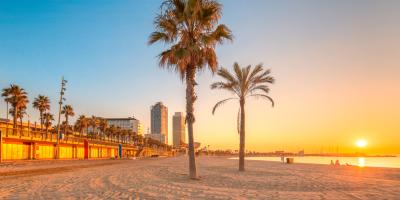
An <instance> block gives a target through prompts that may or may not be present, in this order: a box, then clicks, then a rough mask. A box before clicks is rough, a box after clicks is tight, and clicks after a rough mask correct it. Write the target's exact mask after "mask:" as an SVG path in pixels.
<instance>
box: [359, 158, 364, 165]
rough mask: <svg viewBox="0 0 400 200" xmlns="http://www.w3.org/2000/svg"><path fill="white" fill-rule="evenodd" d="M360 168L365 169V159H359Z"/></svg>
mask: <svg viewBox="0 0 400 200" xmlns="http://www.w3.org/2000/svg"><path fill="white" fill-rule="evenodd" d="M358 166H359V167H365V158H358Z"/></svg>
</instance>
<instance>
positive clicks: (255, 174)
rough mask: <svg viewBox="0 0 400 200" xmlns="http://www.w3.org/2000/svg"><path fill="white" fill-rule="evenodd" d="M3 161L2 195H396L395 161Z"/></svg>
mask: <svg viewBox="0 0 400 200" xmlns="http://www.w3.org/2000/svg"><path fill="white" fill-rule="evenodd" d="M186 162H187V159H186V157H174V158H152V159H140V160H90V161H83V160H82V161H73V160H71V161H25V162H12V163H7V162H6V163H1V164H0V198H1V199H399V198H400V196H399V194H400V169H390V168H359V167H344V166H343V167H331V166H325V165H312V164H293V165H287V164H281V163H276V162H266V161H247V163H246V164H247V171H246V172H244V173H240V172H238V171H237V161H236V160H230V159H227V158H226V157H200V158H198V160H197V163H198V170H199V172H200V175H201V179H200V180H189V179H188V178H187V164H186Z"/></svg>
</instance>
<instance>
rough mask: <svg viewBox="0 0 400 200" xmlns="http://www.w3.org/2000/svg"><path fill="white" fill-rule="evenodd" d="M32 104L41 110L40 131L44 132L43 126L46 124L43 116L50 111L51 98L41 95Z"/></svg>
mask: <svg viewBox="0 0 400 200" xmlns="http://www.w3.org/2000/svg"><path fill="white" fill-rule="evenodd" d="M32 104H33V108H35V109H37V110H39V114H40V130H43V124H44V119H43V114H44V113H45V112H46V111H48V110H50V99H49V97H46V96H44V95H39V96H38V97H36V98H35V100H34V101H33V103H32Z"/></svg>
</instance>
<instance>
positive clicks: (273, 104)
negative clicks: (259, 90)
mask: <svg viewBox="0 0 400 200" xmlns="http://www.w3.org/2000/svg"><path fill="white" fill-rule="evenodd" d="M250 96H251V97H256V98H259V97H261V98H266V99H268V100H269V101H271V103H272V107H274V106H275V102H274V100H273V99H272V98H271V97H269V96H267V95H264V94H252V95H250Z"/></svg>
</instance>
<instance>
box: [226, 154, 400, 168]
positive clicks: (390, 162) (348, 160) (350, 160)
mask: <svg viewBox="0 0 400 200" xmlns="http://www.w3.org/2000/svg"><path fill="white" fill-rule="evenodd" d="M291 158H294V163H308V164H324V165H329V164H331V161H333V162H336V160H338V161H339V163H340V164H341V165H346V164H348V165H353V166H359V167H388V168H400V155H397V156H396V157H324V156H304V157H291ZM234 159H237V157H236V158H234ZM246 160H260V161H276V162H282V161H281V157H246Z"/></svg>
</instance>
